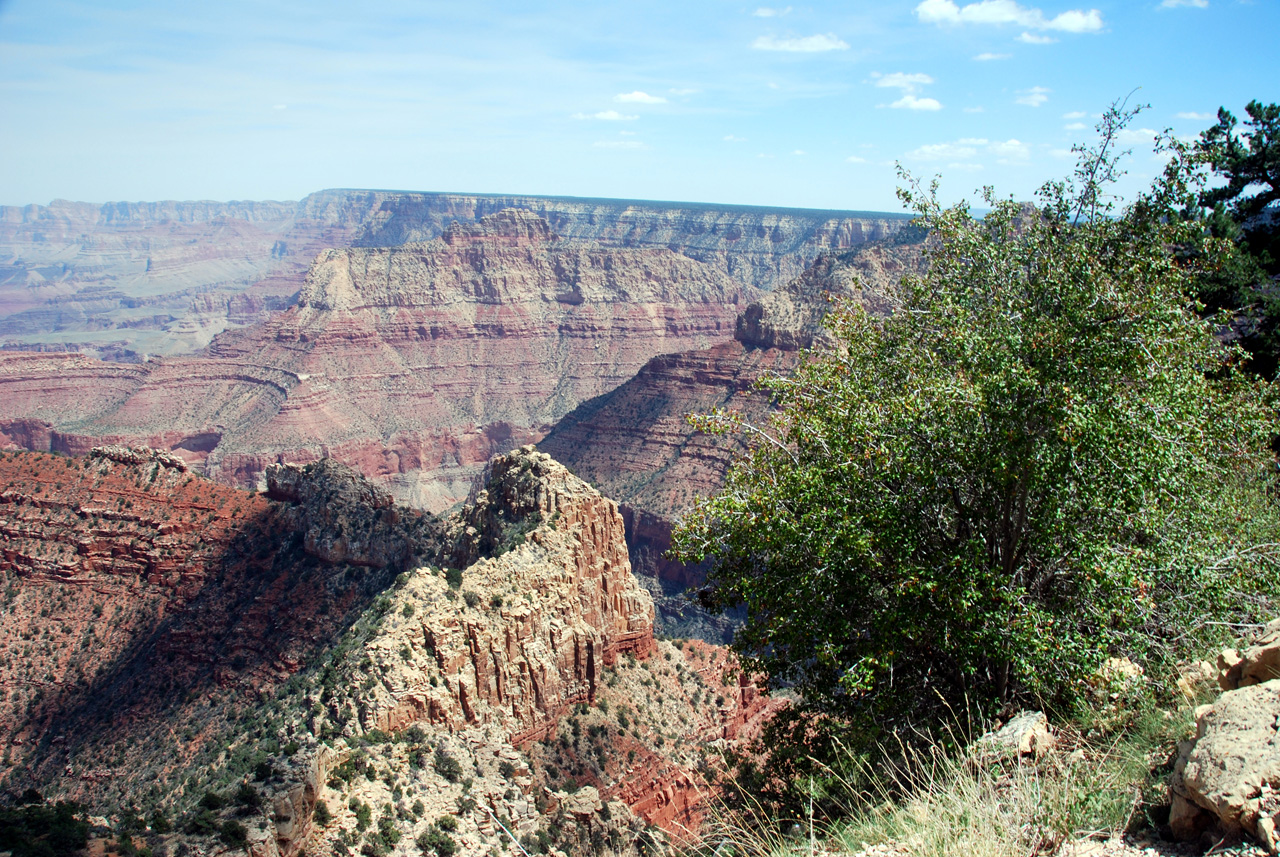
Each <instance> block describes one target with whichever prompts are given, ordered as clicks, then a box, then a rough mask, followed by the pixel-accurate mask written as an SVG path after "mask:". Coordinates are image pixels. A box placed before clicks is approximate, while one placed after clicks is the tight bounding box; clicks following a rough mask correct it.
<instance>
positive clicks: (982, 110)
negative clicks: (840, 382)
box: [964, 107, 987, 113]
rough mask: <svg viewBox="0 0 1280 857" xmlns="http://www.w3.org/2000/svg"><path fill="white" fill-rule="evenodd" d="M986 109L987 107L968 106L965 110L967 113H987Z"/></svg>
mask: <svg viewBox="0 0 1280 857" xmlns="http://www.w3.org/2000/svg"><path fill="white" fill-rule="evenodd" d="M986 109H987V108H985V107H966V108H964V112H965V113H985V112H986Z"/></svg>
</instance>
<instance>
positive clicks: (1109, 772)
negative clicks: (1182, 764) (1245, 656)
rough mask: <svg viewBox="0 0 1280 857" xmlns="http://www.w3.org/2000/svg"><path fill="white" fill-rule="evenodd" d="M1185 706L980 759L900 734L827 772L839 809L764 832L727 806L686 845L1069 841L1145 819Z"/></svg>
mask: <svg viewBox="0 0 1280 857" xmlns="http://www.w3.org/2000/svg"><path fill="white" fill-rule="evenodd" d="M1190 712H1191V707H1190V705H1187V706H1186V707H1184V708H1181V709H1179V710H1178V711H1176V712H1167V713H1166V712H1163V711H1160V710H1159V709H1156V708H1155V707H1152V708H1150V709H1149V710H1147V711H1145V712H1142V713H1139V714H1137V715H1135V716H1134V717H1133V718H1132V719H1131V720H1130V721H1129V723H1128V726H1127V728H1126V729H1124V730H1121V731H1117V732H1115V733H1113V734H1112V735H1111V736H1109V737H1100V736H1096V735H1094V736H1092V737H1090V738H1086V737H1084V736H1081V735H1079V734H1075V733H1072V732H1071V731H1070V730H1064V734H1063V735H1062V736H1061V737H1060V743H1059V747H1058V749H1057V750H1055V751H1054V752H1053V753H1051V754H1049V755H1047V756H1046V757H1045V758H1042V759H1040V760H1038V761H1025V760H1024V761H1018V760H1016V759H1008V760H1004V761H999V762H993V763H987V764H982V765H978V764H974V763H972V762H971V761H970V760H969V757H968V756H967V755H966V754H965V753H964V752H956V751H952V750H947V749H944V748H943V747H942V746H941V745H938V744H934V745H931V746H929V747H926V748H925V749H918V748H913V747H908V746H905V745H904V746H903V747H902V748H900V752H898V753H896V754H895V758H896V761H893V762H882V763H879V764H877V765H874V766H873V765H871V764H870V763H866V762H854V763H851V764H850V766H849V770H850V771H851V772H852V773H851V774H849V775H847V776H844V777H840V776H834V775H833V779H834V780H835V781H836V789H837V790H843V798H842V801H841V803H842V805H843V806H844V809H845V812H844V817H843V818H841V819H840V820H838V821H835V822H832V823H830V824H827V825H821V824H818V823H816V822H815V823H813V824H812V826H810V824H809V823H808V822H807V821H803V820H802V822H801V823H800V824H798V825H796V826H794V827H793V829H792V830H790V831H776V830H763V831H762V830H761V829H759V828H758V827H751V826H749V825H747V824H746V823H743V822H742V820H741V817H740V816H734V815H731V814H727V813H725V814H722V815H721V817H720V818H719V819H718V820H717V821H716V822H715V823H714V824H712V825H711V826H709V828H708V830H707V832H706V835H705V837H704V838H703V840H702V842H701V843H700V845H699V846H698V847H697V848H695V849H694V853H697V854H700V855H718V857H728V855H734V857H782V855H844V854H857V853H859V852H862V851H864V850H866V849H868V848H871V847H873V846H881V848H879V849H876V851H875V853H879V854H900V855H911V857H1034V856H1035V855H1050V854H1055V853H1058V851H1059V850H1060V849H1061V848H1062V846H1063V845H1065V844H1066V843H1068V842H1072V841H1076V840H1079V839H1083V838H1091V837H1096V838H1108V837H1110V836H1114V835H1117V834H1120V833H1123V832H1125V831H1129V830H1133V829H1137V828H1142V827H1146V826H1149V825H1150V818H1149V814H1150V813H1152V812H1155V813H1158V812H1159V806H1160V804H1161V803H1162V802H1163V799H1164V785H1163V784H1164V781H1165V776H1164V774H1165V773H1166V767H1167V763H1168V762H1169V760H1170V758H1171V752H1172V748H1173V746H1174V744H1175V743H1176V741H1177V739H1178V738H1179V737H1180V736H1181V735H1182V734H1183V733H1184V732H1185V731H1186V730H1187V729H1188V728H1189V726H1190V723H1191V714H1190ZM855 783H856V784H857V785H855ZM828 793H830V789H829V790H828ZM886 846H887V847H886Z"/></svg>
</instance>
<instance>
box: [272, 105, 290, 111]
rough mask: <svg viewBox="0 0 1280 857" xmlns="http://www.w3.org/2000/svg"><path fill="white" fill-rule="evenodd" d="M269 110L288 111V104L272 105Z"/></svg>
mask: <svg viewBox="0 0 1280 857" xmlns="http://www.w3.org/2000/svg"><path fill="white" fill-rule="evenodd" d="M271 109H272V110H288V109H289V105H288V104H273V105H272V106H271Z"/></svg>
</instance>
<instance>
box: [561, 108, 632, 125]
mask: <svg viewBox="0 0 1280 857" xmlns="http://www.w3.org/2000/svg"><path fill="white" fill-rule="evenodd" d="M573 118H574V119H600V120H601V121H604V122H631V121H633V120H635V119H639V118H640V117H639V116H627V115H626V114H624V113H619V112H618V111H616V110H601V111H600V112H599V113H575V114H573Z"/></svg>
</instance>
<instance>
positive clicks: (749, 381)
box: [538, 229, 926, 642]
mask: <svg viewBox="0 0 1280 857" xmlns="http://www.w3.org/2000/svg"><path fill="white" fill-rule="evenodd" d="M924 250H925V242H924V236H923V235H922V234H921V233H919V232H918V231H917V230H914V229H910V230H902V231H900V232H899V233H898V234H897V235H896V236H895V237H894V238H891V239H888V240H884V241H876V242H871V243H868V244H865V245H862V246H860V247H858V248H855V249H852V250H847V251H844V252H840V253H823V254H821V255H819V256H818V258H817V259H815V260H814V262H813V263H812V264H811V265H810V266H809V267H808V268H807V269H806V270H805V271H804V273H803V274H801V275H800V276H798V277H796V278H795V279H793V280H791V281H790V282H789V283H787V284H786V285H785V286H781V287H779V288H776V289H774V290H773V291H772V292H769V293H768V294H766V295H763V296H762V297H761V298H760V299H758V300H756V301H753V302H752V303H751V304H749V305H748V306H746V307H744V309H743V311H742V312H741V313H740V314H739V316H738V317H737V319H736V322H735V328H734V338H733V340H731V341H728V342H723V343H718V344H716V345H714V346H712V347H711V348H709V349H701V350H694V351H687V352H680V353H674V354H664V355H660V356H658V357H655V358H653V359H652V360H650V361H649V362H648V363H647V364H645V366H644V367H643V368H642V369H641V370H640V371H639V372H638V373H636V375H635V377H633V378H632V379H631V380H629V381H627V382H626V383H624V384H622V385H621V386H619V387H617V388H616V389H614V390H612V391H610V392H609V393H606V394H604V395H602V396H599V397H597V398H595V399H592V400H589V401H587V402H584V403H583V404H581V405H579V406H578V407H577V408H575V409H574V410H573V411H571V412H570V413H568V414H567V415H566V416H565V417H564V418H563V419H562V420H560V421H559V422H558V423H557V424H556V425H555V427H554V428H553V429H552V430H551V431H550V432H549V433H548V434H547V436H546V437H545V438H543V439H542V440H541V441H539V443H538V447H539V449H542V450H543V451H545V452H547V453H549V454H551V455H552V456H553V457H555V458H556V459H557V460H559V461H563V462H564V463H565V465H566V466H568V467H569V468H571V469H572V470H573V471H574V472H575V473H577V474H579V475H581V476H582V477H583V478H585V479H587V480H588V481H590V482H591V483H592V484H593V485H595V486H597V487H598V488H599V489H600V490H601V491H602V492H604V493H605V494H606V495H607V496H609V497H612V498H614V499H616V500H617V501H618V502H619V504H620V507H621V510H622V513H623V516H624V519H625V521H626V526H627V544H628V545H629V546H630V551H631V562H632V565H633V567H634V568H635V570H636V573H637V574H638V575H639V576H640V579H641V581H643V582H644V583H645V585H646V586H647V587H649V589H650V591H651V593H652V594H653V597H654V599H655V601H656V602H657V605H658V615H659V624H660V626H661V627H662V628H663V631H664V633H668V634H692V635H696V636H700V637H702V638H704V639H709V640H717V641H723V642H727V641H728V640H729V639H730V638H731V636H732V630H733V620H732V617H712V616H708V615H707V614H706V613H705V612H703V611H701V610H699V609H698V608H697V607H696V606H695V605H694V604H692V603H691V602H690V599H689V598H688V597H687V595H686V592H687V590H689V589H690V588H696V587H698V586H699V585H701V583H702V581H703V572H702V570H700V569H699V568H696V567H692V568H691V567H687V566H684V565H682V564H680V563H678V562H675V561H673V560H671V559H668V558H667V557H666V556H665V554H666V551H667V550H668V549H669V548H670V546H671V531H672V526H673V523H674V521H675V520H676V519H677V518H678V517H679V516H680V515H681V514H682V513H684V512H685V511H687V510H688V509H689V508H690V507H691V506H692V504H693V503H694V501H696V500H697V498H699V497H705V496H708V495H709V494H711V493H713V492H715V491H716V490H717V489H719V488H720V486H721V485H722V484H723V483H724V478H725V475H726V473H727V472H728V469H729V467H730V465H731V464H732V462H733V461H734V459H735V457H736V456H738V455H741V454H742V453H743V452H745V451H746V450H747V448H748V446H749V444H750V443H751V442H752V441H753V440H754V439H755V438H754V437H753V434H752V432H751V431H750V430H749V429H743V428H740V427H736V428H735V426H743V425H745V426H749V427H754V428H757V429H764V430H767V429H768V424H769V419H770V416H771V414H772V412H773V407H772V402H771V397H770V394H769V392H768V391H767V390H766V389H764V388H762V387H761V386H760V382H761V381H762V380H764V379H766V378H770V377H772V378H781V377H785V376H787V375H789V374H790V373H791V372H792V371H794V369H795V368H796V367H797V366H798V365H799V364H800V361H801V360H802V359H803V356H804V350H805V349H807V348H811V347H815V346H816V345H820V344H821V343H823V342H824V337H825V336H826V333H825V330H824V329H823V326H822V320H823V317H824V316H825V314H826V313H827V311H828V310H829V309H830V307H831V306H832V302H833V301H835V300H844V301H849V302H852V303H854V304H856V305H858V306H860V307H861V308H862V309H864V310H865V311H867V312H869V313H872V314H880V315H884V314H887V313H889V312H890V311H891V310H892V307H893V305H894V303H895V300H896V294H897V292H898V289H899V283H900V281H901V280H902V278H903V277H904V276H910V275H918V274H920V273H922V272H923V270H924V267H925V264H926V256H925V253H924ZM713 413H718V414H720V415H721V418H720V419H718V422H719V423H720V424H721V426H722V427H723V428H724V429H725V431H724V432H721V433H715V434H711V433H707V432H704V431H702V430H700V429H699V428H698V427H697V426H695V425H693V424H692V423H691V421H690V420H689V415H691V414H695V415H709V414H713Z"/></svg>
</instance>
